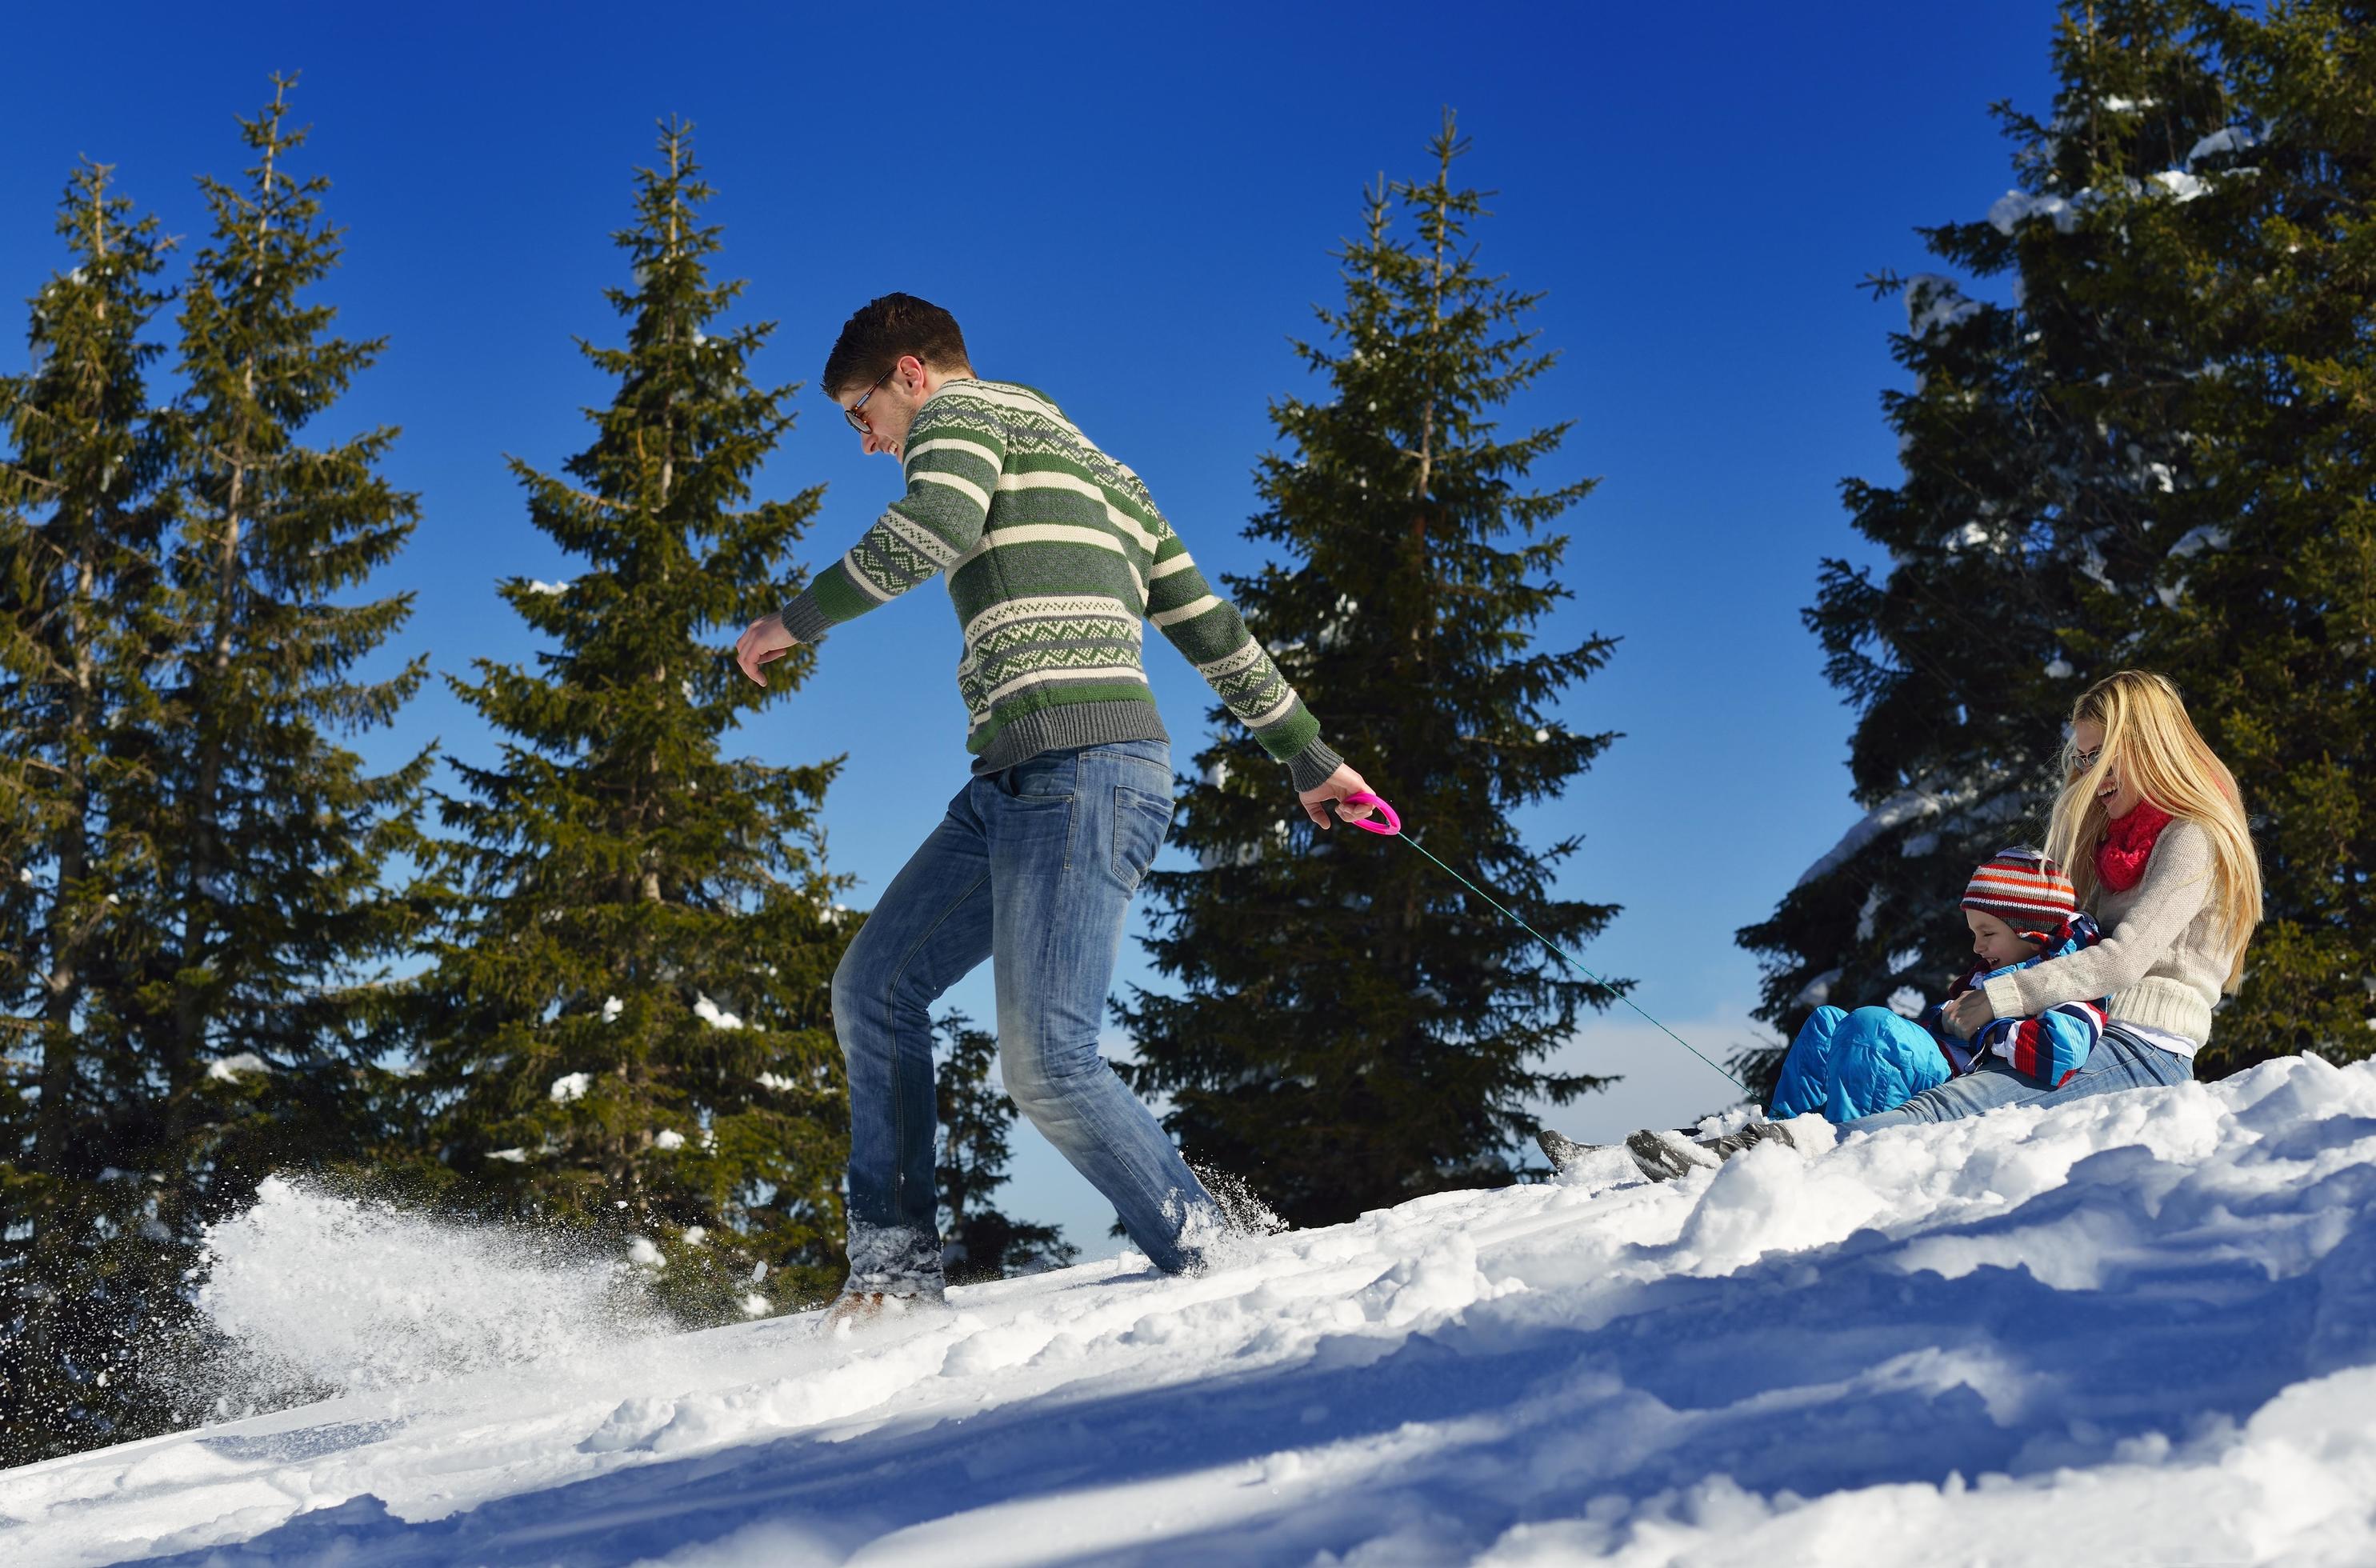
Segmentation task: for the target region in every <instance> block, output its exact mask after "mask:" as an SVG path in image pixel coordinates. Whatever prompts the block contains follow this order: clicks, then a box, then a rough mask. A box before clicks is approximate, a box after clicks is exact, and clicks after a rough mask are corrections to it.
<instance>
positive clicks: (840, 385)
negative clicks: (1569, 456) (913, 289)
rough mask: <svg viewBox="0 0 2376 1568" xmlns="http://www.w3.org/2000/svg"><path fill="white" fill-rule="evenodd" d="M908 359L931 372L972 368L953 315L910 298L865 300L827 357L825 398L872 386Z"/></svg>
mask: <svg viewBox="0 0 2376 1568" xmlns="http://www.w3.org/2000/svg"><path fill="white" fill-rule="evenodd" d="M907 354H913V355H915V356H916V357H917V358H918V359H920V360H921V361H923V362H924V363H925V365H926V366H927V367H929V368H931V369H933V370H938V371H952V370H970V369H972V368H973V362H972V361H971V360H969V359H968V358H967V357H966V346H965V334H964V333H963V332H961V331H959V330H957V318H956V316H953V315H950V314H949V313H948V312H946V311H944V310H943V309H942V308H941V307H940V306H938V305H936V304H934V303H932V302H931V301H930V300H920V299H918V298H917V297H916V296H915V295H913V294H885V295H884V296H883V297H882V298H881V299H879V300H869V301H867V302H866V303H865V304H864V305H862V306H861V307H860V308H859V311H858V314H857V315H853V316H851V317H850V318H849V320H848V321H847V322H845V323H843V324H842V328H841V336H840V337H838V338H837V339H834V340H833V352H831V353H829V354H827V355H826V357H825V380H824V390H825V395H826V397H828V398H839V397H840V396H841V395H842V394H843V393H845V392H851V391H855V390H857V389H859V388H861V387H863V386H872V385H873V383H874V382H876V381H878V380H880V379H881V378H882V377H884V376H885V375H887V374H890V371H891V367H892V366H893V365H896V364H897V363H898V362H899V361H900V358H901V357H902V356H903V355H907Z"/></svg>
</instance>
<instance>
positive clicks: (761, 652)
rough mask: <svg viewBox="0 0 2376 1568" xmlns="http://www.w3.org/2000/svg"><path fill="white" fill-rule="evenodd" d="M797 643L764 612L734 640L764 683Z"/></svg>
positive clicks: (778, 619)
mask: <svg viewBox="0 0 2376 1568" xmlns="http://www.w3.org/2000/svg"><path fill="white" fill-rule="evenodd" d="M798 646H799V644H798V643H797V642H795V641H794V640H793V637H792V634H791V633H790V632H788V631H786V630H784V618H783V617H782V616H781V615H762V616H760V617H759V619H757V620H756V621H754V622H752V623H751V624H749V625H747V626H745V627H743V635H742V636H739V637H737V638H735V639H734V662H735V663H737V664H739V665H741V666H742V667H743V673H744V674H745V675H748V676H750V677H751V679H752V680H753V681H754V682H756V683H758V684H760V685H762V686H764V685H766V683H767V678H766V676H765V675H762V674H760V673H759V666H761V665H762V664H769V663H773V662H774V661H775V660H777V659H781V658H783V657H784V655H786V654H788V653H790V652H791V651H792V649H793V648H794V647H798ZM1330 782H1331V783H1334V782H1336V781H1335V780H1334V779H1331V780H1330Z"/></svg>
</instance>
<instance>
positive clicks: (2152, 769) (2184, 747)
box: [2046, 670, 2261, 996]
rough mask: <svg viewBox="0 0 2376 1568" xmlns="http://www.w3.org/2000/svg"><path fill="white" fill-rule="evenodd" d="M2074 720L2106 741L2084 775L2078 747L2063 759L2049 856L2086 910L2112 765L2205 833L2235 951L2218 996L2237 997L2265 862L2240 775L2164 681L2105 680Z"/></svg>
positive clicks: (2133, 676) (2149, 677) (2129, 676)
mask: <svg viewBox="0 0 2376 1568" xmlns="http://www.w3.org/2000/svg"><path fill="white" fill-rule="evenodd" d="M2071 722H2072V724H2073V726H2074V727H2075V726H2077V725H2079V724H2082V723H2088V722H2092V723H2095V724H2097V725H2100V726H2102V728H2103V731H2104V743H2103V746H2102V748H2101V749H2100V750H2099V751H2098V752H2097V754H2096V756H2095V758H2094V760H2093V761H2092V762H2091V763H2090V764H2089V765H2088V766H2086V767H2085V768H2081V767H2080V766H2079V756H2078V754H2077V751H2076V749H2075V747H2073V748H2072V749H2070V750H2069V751H2068V752H2067V753H2066V757H2067V762H2068V766H2066V767H2065V769H2064V773H2065V778H2064V780H2063V784H2062V791H2061V794H2059V795H2057V796H2056V797H2055V800H2054V814H2053V817H2052V819H2051V820H2050V822H2049V826H2048V827H2047V835H2046V852H2047V854H2048V855H2049V857H2051V858H2052V859H2054V860H2056V861H2060V862H2061V864H2062V865H2064V866H2065V867H2067V868H2068V869H2069V871H2070V873H2071V881H2072V885H2073V887H2074V889H2075V890H2076V891H2077V893H2078V895H2079V902H2080V904H2081V905H2082V906H2083V907H2085V906H2086V905H2088V904H2090V903H2091V902H2092V901H2093V900H2094V898H2095V897H2096V880H2097V878H2096V846H2097V843H2098V842H2099V841H2100V840H2101V839H2102V837H2104V832H2105V828H2106V825H2107V820H2108V819H2107V815H2106V813H2105V810H2104V802H2102V801H2101V800H2099V799H2098V798H2097V790H2100V789H2102V788H2103V779H2104V775H2105V773H2106V772H2107V771H2108V770H2109V769H2110V768H2111V767H2112V766H2114V765H2115V764H2116V763H2117V764H2118V766H2119V767H2120V770H2121V781H2122V782H2123V783H2124V784H2127V785H2128V786H2129V787H2131V788H2132V789H2134V790H2137V791H2138V792H2139V793H2140V794H2142V795H2143V796H2144V798H2145V799H2146V800H2149V801H2151V802H2153V803H2154V804H2155V805H2156V806H2159V807H2160V808H2161V809H2162V810H2164V811H2166V812H2168V813H2169V814H2170V815H2171V816H2173V817H2177V818H2179V819H2180V820H2182V821H2186V822H2191V823H2193V824H2194V825H2195V826H2197V827H2200V828H2202V829H2203V831H2204V833H2205V834H2206V835H2208V836H2209V837H2210V839H2211V884H2212V886H2211V896H2212V907H2213V908H2214V909H2216V910H2217V911H2218V913H2219V919H2220V922H2221V924H2222V925H2223V926H2224V927H2225V928H2226V933H2227V937H2228V941H2229V942H2230V943H2231V944H2233V946H2232V947H2231V948H2230V951H2229V961H2228V980H2227V983H2226V985H2225V986H2223V987H2222V989H2223V990H2225V991H2226V992H2228V994H2229V995H2231V996H2232V995H2234V994H2235V992H2236V988H2237V987H2238V985H2239V984H2240V983H2242V980H2243V978H2244V949H2245V946H2246V945H2247V944H2249V943H2251V939H2252V930H2253V928H2254V927H2256V926H2258V925H2259V924H2260V923H2261V857H2260V854H2259V852H2258V851H2257V850H2255V849H2253V848H2252V831H2251V825H2250V823H2248V822H2247V821H2246V819H2245V816H2244V801H2243V797H2242V795H2241V794H2239V792H2238V790H2237V789H2236V776H2235V775H2234V774H2232V773H2230V772H2228V765H2227V764H2226V763H2224V762H2221V761H2220V760H2219V758H2218V756H2217V755H2216V754H2215V753H2214V752H2213V751H2212V749H2211V748H2210V747H2209V746H2208V745H2206V744H2204V740H2203V737H2202V736H2201V735H2200V734H2198V733H2197V732H2196V731H2195V728H2194V722H2193V720H2192V719H2189V718H2187V716H2186V703H2185V700H2184V699H2183V698H2181V697H2180V695H2178V687H2177V686H2175V685H2173V684H2172V683H2170V682H2169V681H2168V679H2167V678H2166V677H2164V676H2160V675H2154V674H2149V673H2147V672H2146V671H2142V670H2123V671H2121V672H2120V673H2118V674H2116V675H2108V676H2106V677H2105V678H2104V679H2103V680H2101V681H2098V682H2097V683H2095V684H2094V685H2092V686H2090V687H2088V688H2087V690H2086V691H2085V692H2084V693H2083V694H2081V695H2080V698H2079V700H2078V701H2077V702H2076V703H2074V704H2073V705H2072V707H2071Z"/></svg>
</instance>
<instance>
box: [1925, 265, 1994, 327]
mask: <svg viewBox="0 0 2376 1568" xmlns="http://www.w3.org/2000/svg"><path fill="white" fill-rule="evenodd" d="M1987 308H1988V307H1987V306H1986V305H1984V304H1982V303H1980V302H1979V301H1978V300H1974V299H1968V298H1966V296H1965V294H1964V291H1963V289H1962V287H1961V286H1960V285H1959V284H1957V283H1956V281H1955V280H1954V279H1953V278H1949V277H1945V276H1943V275H1942V274H1940V273H1936V272H1917V273H1914V274H1912V275H1911V276H1909V277H1908V278H1907V279H1906V330H1907V336H1909V337H1913V338H1926V337H1929V336H1930V335H1931V332H1932V331H1933V330H1935V329H1937V328H1939V327H1955V326H1960V325H1961V324H1962V323H1964V322H1966V321H1969V320H1970V319H1971V318H1972V317H1974V316H1976V315H1979V314H1980V312H1982V311H1983V310H1986V309H1987Z"/></svg>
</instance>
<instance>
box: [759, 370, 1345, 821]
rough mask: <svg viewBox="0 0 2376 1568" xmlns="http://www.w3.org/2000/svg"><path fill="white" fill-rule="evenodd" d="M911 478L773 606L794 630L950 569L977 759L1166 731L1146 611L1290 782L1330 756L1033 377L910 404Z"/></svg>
mask: <svg viewBox="0 0 2376 1568" xmlns="http://www.w3.org/2000/svg"><path fill="white" fill-rule="evenodd" d="M903 456H904V458H905V463H906V472H907V480H908V493H907V494H906V495H904V496H902V497H901V498H900V499H899V500H897V501H895V502H893V503H892V504H891V505H890V506H889V507H888V508H887V509H885V512H884V514H883V516H882V517H880V518H878V519H877V520H876V521H875V523H874V526H873V527H872V528H870V529H867V530H866V532H865V534H864V535H863V536H861V538H860V540H858V542H857V543H856V544H854V545H852V546H850V548H849V552H848V553H846V554H844V555H843V556H842V557H841V559H840V560H838V561H837V562H835V563H834V564H832V565H830V566H828V567H826V569H825V570H824V571H823V572H821V573H819V574H818V575H817V577H816V580H815V581H814V582H813V583H811V584H810V585H809V586H808V587H807V588H803V589H802V590H801V592H800V593H799V594H797V595H795V596H794V597H793V599H792V600H791V601H790V603H788V604H786V605H785V606H784V609H783V619H784V629H785V630H786V631H788V632H790V634H791V635H792V636H795V637H797V638H799V639H800V640H801V641H802V642H815V641H817V640H818V639H819V638H820V637H822V636H824V635H825V633H826V629H827V628H828V627H831V626H837V625H839V624H841V623H843V622H845V621H850V620H854V619H856V618H857V617H859V616H861V615H863V614H865V613H866V612H868V611H870V610H872V609H873V608H874V607H875V606H876V605H878V604H885V603H887V602H889V601H890V600H893V599H895V598H897V597H898V596H899V595H900V594H903V593H905V592H907V591H908V590H909V588H914V587H915V586H916V585H917V584H919V583H921V582H922V581H924V580H925V579H926V578H927V577H930V576H933V574H934V573H936V572H937V573H946V574H947V576H948V588H949V597H950V599H951V600H955V601H956V611H957V623H958V624H959V625H960V626H961V627H962V628H963V629H964V633H965V656H964V658H962V659H959V660H958V663H957V689H958V691H959V692H960V693H961V694H962V695H964V697H965V705H966V714H967V734H966V749H967V750H968V751H969V752H971V753H972V754H973V756H974V762H973V770H974V772H976V773H991V772H995V771H997V770H998V769H1000V768H1003V767H1011V766H1014V765H1015V764H1016V763H1018V762H1022V761H1025V760H1026V759H1028V758H1029V757H1033V756H1036V755H1038V754H1040V753H1041V752H1045V751H1055V750H1060V749H1063V748H1066V747H1071V746H1089V745H1100V744H1106V743H1110V742H1118V741H1168V740H1169V739H1170V736H1169V735H1167V734H1166V733H1165V731H1164V729H1163V720H1162V719H1160V718H1159V717H1158V715H1157V713H1156V710H1155V694H1154V693H1153V692H1152V691H1150V690H1149V689H1148V688H1147V684H1146V670H1145V668H1144V666H1143V665H1142V664H1141V663H1140V660H1139V652H1140V639H1141V636H1142V635H1143V631H1144V627H1143V626H1142V624H1141V623H1142V622H1143V621H1146V620H1152V621H1153V622H1154V623H1155V624H1156V625H1157V626H1158V627H1159V628H1160V629H1161V630H1162V632H1163V635H1164V636H1167V637H1169V638H1170V639H1171V645H1172V646H1173V647H1177V648H1178V649H1179V650H1180V651H1181V652H1182V654H1184V655H1185V656H1186V657H1187V659H1188V661H1189V662H1190V663H1192V664H1194V666H1195V667H1196V672H1197V673H1198V674H1200V675H1202V676H1204V677H1205V680H1206V683H1208V684H1210V685H1211V686H1212V688H1213V690H1214V691H1215V693H1217V694H1218V695H1219V696H1220V698H1221V700H1222V701H1223V702H1224V703H1226V704H1227V705H1228V706H1229V709H1230V712H1231V713H1233V714H1235V715H1236V716H1237V717H1238V719H1239V720H1240V721H1241V722H1242V723H1243V724H1245V726H1246V727H1247V728H1248V729H1250V730H1252V731H1253V732H1254V738H1255V739H1256V740H1258V741H1259V742H1261V743H1262V747H1263V749H1264V750H1265V751H1266V752H1268V753H1269V754H1271V755H1272V756H1273V757H1274V758H1276V759H1277V760H1278V761H1280V762H1283V763H1285V764H1287V766H1288V770H1289V774H1290V775H1291V776H1292V778H1293V779H1294V782H1295V787H1296V788H1297V789H1299V790H1310V789H1315V788H1317V787H1318V786H1319V785H1320V784H1321V782H1322V781H1323V780H1325V779H1326V778H1327V777H1328V776H1329V775H1330V774H1331V773H1333V772H1335V771H1336V770H1337V764H1338V762H1339V760H1340V759H1339V758H1338V757H1337V754H1336V753H1335V752H1333V751H1331V750H1329V749H1328V747H1327V746H1326V745H1325V744H1324V743H1323V742H1322V741H1321V739H1320V722H1319V720H1317V719H1314V718H1313V717H1312V714H1311V712H1310V711H1309V710H1308V709H1306V708H1305V707H1304V706H1303V699H1302V698H1301V697H1299V696H1297V695H1295V692H1294V689H1293V688H1291V687H1290V686H1289V685H1288V683H1287V681H1286V679H1285V678H1284V677H1283V676H1281V675H1280V674H1279V672H1278V666H1277V665H1276V664H1274V663H1272V662H1271V658H1270V655H1269V654H1268V653H1266V652H1265V651H1264V650H1263V647H1262V645H1261V644H1259V643H1257V642H1255V641H1254V639H1253V635H1252V634H1251V633H1249V632H1248V631H1247V630H1246V624H1245V621H1244V619H1243V618H1242V617H1241V616H1240V615H1239V613H1238V612H1237V609H1236V607H1235V606H1233V605H1231V604H1230V602H1229V601H1228V600H1225V599H1222V598H1220V597H1219V596H1218V595H1217V594H1216V593H1214V591H1213V589H1212V587H1211V585H1210V584H1208V583H1207V582H1206V580H1205V576H1204V574H1203V573H1201V572H1199V571H1198V570H1197V569H1196V564H1195V562H1194V560H1192V559H1190V557H1189V554H1188V547H1187V546H1186V545H1184V544H1182V542H1181V541H1180V536H1179V535H1178V534H1176V533H1174V532H1172V531H1171V525H1170V524H1169V523H1167V522H1165V521H1164V520H1163V514H1162V513H1160V512H1158V511H1157V510H1156V509H1155V500H1154V498H1153V497H1152V496H1150V495H1149V494H1147V493H1146V486H1145V485H1144V484H1141V483H1140V482H1139V481H1138V476H1137V475H1136V474H1135V473H1133V472H1131V471H1130V469H1127V468H1124V467H1123V465H1122V464H1120V463H1118V462H1115V461H1114V460H1113V459H1112V458H1111V457H1107V456H1106V455H1105V454H1104V453H1103V452H1100V451H1099V450H1098V448H1097V447H1096V446H1095V445H1093V444H1091V442H1090V441H1089V438H1088V437H1087V436H1086V435H1083V434H1081V433H1080V431H1079V430H1078V429H1076V428H1075V426H1074V424H1073V422H1072V421H1070V420H1068V419H1066V418H1065V417H1064V415H1063V410H1060V409H1058V408H1057V407H1056V405H1055V404H1054V403H1052V402H1051V401H1050V400H1049V399H1048V398H1045V397H1043V396H1041V395H1040V393H1038V392H1035V391H1033V390H1032V389H1031V388H1029V387H1028V386H1015V385H1013V384H1012V383H1008V382H1003V381H979V380H961V381H952V382H949V383H948V384H947V385H945V386H943V387H942V388H941V389H940V390H939V391H937V392H935V393H933V396H932V397H930V398H926V399H925V401H924V405H923V407H922V408H921V409H919V410H917V412H916V422H915V425H914V427H913V428H912V429H910V430H909V433H908V447H907V451H906V452H905V454H904V455H903Z"/></svg>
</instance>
